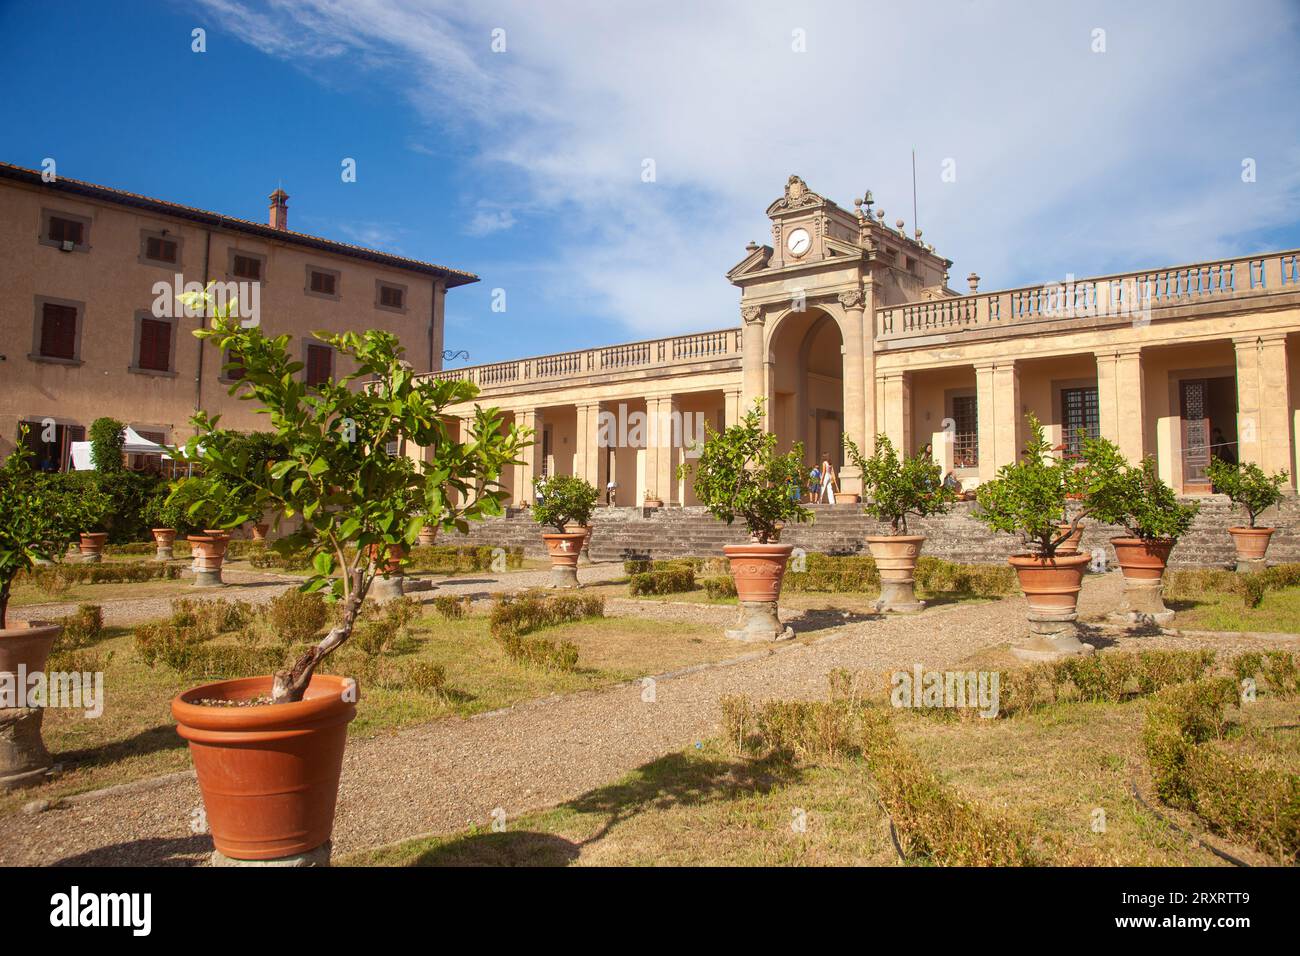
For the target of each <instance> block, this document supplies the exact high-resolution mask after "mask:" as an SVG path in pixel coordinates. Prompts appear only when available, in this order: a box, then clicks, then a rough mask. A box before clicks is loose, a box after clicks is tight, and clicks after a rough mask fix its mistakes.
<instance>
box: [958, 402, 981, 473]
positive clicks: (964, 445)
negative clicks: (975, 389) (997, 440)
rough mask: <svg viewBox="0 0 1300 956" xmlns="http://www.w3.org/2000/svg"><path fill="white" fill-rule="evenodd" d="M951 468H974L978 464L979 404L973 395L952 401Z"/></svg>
mask: <svg viewBox="0 0 1300 956" xmlns="http://www.w3.org/2000/svg"><path fill="white" fill-rule="evenodd" d="M952 420H953V435H952V461H953V468H976V467H978V466H979V463H980V433H979V402H978V400H977V399H976V397H975V396H974V395H954V396H953V399H952Z"/></svg>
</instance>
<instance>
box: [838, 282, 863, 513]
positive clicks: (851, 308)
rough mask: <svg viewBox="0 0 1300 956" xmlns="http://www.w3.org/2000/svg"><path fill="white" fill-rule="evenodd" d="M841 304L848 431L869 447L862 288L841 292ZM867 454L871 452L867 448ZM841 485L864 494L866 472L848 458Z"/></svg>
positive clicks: (845, 428) (852, 436) (841, 476)
mask: <svg viewBox="0 0 1300 956" xmlns="http://www.w3.org/2000/svg"><path fill="white" fill-rule="evenodd" d="M839 300H840V305H841V306H843V308H844V326H843V328H842V329H841V331H842V332H843V333H844V367H843V374H844V434H845V435H847V436H848V437H849V438H851V439H853V442H854V444H856V445H857V446H858V448H860V449H866V447H867V441H866V437H867V433H866V427H867V420H866V410H867V399H866V371H865V368H864V362H863V358H864V356H863V327H862V312H863V309H864V307H865V305H866V303H865V300H864V299H863V295H862V290H861V289H854V290H852V291H850V292H841V293H840V295H839ZM863 454H868V452H866V451H865V450H864V451H863ZM840 485H841V487H842V488H843V490H844V492H845V493H846V494H851V495H860V494H862V474H861V473H860V472H859V471H858V469H857V468H856V467H855V466H854V465H853V463H852V462H850V461H848V460H847V459H845V464H844V467H843V468H842V469H840Z"/></svg>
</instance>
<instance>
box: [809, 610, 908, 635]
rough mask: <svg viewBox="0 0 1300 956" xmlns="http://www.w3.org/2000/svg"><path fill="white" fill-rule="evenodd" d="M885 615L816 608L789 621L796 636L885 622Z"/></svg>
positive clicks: (874, 612) (872, 612)
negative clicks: (867, 623)
mask: <svg viewBox="0 0 1300 956" xmlns="http://www.w3.org/2000/svg"><path fill="white" fill-rule="evenodd" d="M884 619H885V615H884V614H881V613H880V612H878V611H845V610H841V609H840V608H833V607H815V608H806V609H804V612H803V614H801V615H799V617H797V618H792V619H791V620H790V621H789V624H790V627H791V628H793V629H794V632H795V633H796V634H806V633H809V632H811V631H825V630H829V629H830V628H833V627H843V626H844V625H846V624H860V623H862V622H863V621H883V620H884Z"/></svg>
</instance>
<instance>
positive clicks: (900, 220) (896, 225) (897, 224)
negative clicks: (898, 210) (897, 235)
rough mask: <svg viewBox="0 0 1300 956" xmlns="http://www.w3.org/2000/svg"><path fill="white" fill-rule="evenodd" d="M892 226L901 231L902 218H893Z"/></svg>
mask: <svg viewBox="0 0 1300 956" xmlns="http://www.w3.org/2000/svg"><path fill="white" fill-rule="evenodd" d="M894 226H895V227H896V228H897V229H898V231H899V232H902V231H903V220H902V219H895V220H894Z"/></svg>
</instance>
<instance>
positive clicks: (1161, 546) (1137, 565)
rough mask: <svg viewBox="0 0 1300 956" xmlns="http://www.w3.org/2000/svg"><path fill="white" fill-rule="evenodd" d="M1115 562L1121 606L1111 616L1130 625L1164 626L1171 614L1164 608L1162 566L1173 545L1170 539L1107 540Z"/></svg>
mask: <svg viewBox="0 0 1300 956" xmlns="http://www.w3.org/2000/svg"><path fill="white" fill-rule="evenodd" d="M1110 543H1111V547H1113V548H1114V549H1115V562H1116V563H1117V564H1118V565H1119V567H1120V571H1122V572H1123V574H1124V606H1123V607H1121V608H1119V609H1118V610H1117V611H1115V612H1114V614H1112V617H1114V618H1116V619H1118V620H1121V621H1124V622H1127V623H1132V624H1141V623H1151V622H1154V623H1156V624H1166V623H1168V622H1169V621H1172V620H1173V618H1174V612H1173V611H1171V610H1170V609H1169V608H1167V607H1165V602H1164V597H1163V589H1164V576H1165V566H1166V565H1168V563H1169V552H1170V551H1172V550H1173V548H1174V544H1175V542H1174V541H1173V539H1171V538H1156V539H1152V540H1147V539H1144V538H1111V539H1110Z"/></svg>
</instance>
